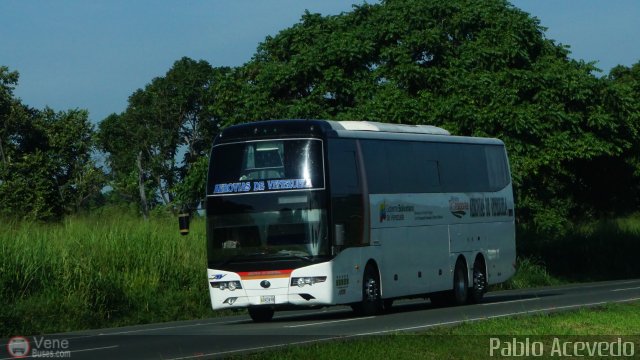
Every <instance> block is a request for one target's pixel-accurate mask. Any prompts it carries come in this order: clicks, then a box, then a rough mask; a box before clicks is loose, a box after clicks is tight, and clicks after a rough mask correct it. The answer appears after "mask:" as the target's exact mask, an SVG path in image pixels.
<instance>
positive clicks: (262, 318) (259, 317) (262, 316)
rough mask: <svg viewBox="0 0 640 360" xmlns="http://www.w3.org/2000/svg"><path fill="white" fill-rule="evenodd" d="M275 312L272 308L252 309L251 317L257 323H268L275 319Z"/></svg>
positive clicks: (250, 310) (250, 311)
mask: <svg viewBox="0 0 640 360" xmlns="http://www.w3.org/2000/svg"><path fill="white" fill-rule="evenodd" d="M274 312H275V311H274V310H273V309H272V308H270V307H250V308H249V316H251V319H252V320H253V321H255V322H267V321H270V320H271V319H272V318H273V313H274Z"/></svg>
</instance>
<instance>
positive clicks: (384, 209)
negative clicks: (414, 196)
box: [380, 201, 415, 222]
mask: <svg viewBox="0 0 640 360" xmlns="http://www.w3.org/2000/svg"><path fill="white" fill-rule="evenodd" d="M413 212H415V207H414V206H413V205H409V204H398V205H389V206H387V202H386V201H384V202H382V203H381V204H380V222H384V221H404V220H408V219H407V218H406V217H405V214H407V213H413Z"/></svg>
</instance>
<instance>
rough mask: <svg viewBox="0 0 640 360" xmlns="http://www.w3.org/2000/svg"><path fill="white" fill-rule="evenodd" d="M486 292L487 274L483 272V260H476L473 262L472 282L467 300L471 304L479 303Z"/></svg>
mask: <svg viewBox="0 0 640 360" xmlns="http://www.w3.org/2000/svg"><path fill="white" fill-rule="evenodd" d="M486 292H487V275H486V274H485V267H484V262H483V261H481V260H476V261H475V263H474V264H473V284H472V285H471V289H470V292H469V302H470V303H472V304H477V303H479V302H480V301H482V298H483V297H484V293H486Z"/></svg>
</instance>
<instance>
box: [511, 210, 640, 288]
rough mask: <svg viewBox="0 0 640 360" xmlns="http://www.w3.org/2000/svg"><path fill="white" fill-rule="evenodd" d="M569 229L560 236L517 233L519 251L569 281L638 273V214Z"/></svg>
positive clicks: (626, 275)
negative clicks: (550, 237)
mask: <svg viewBox="0 0 640 360" xmlns="http://www.w3.org/2000/svg"><path fill="white" fill-rule="evenodd" d="M568 233H569V235H568V236H566V237H564V238H561V239H549V238H545V237H540V236H537V235H535V234H528V233H519V234H518V254H519V255H521V256H525V257H527V258H535V259H538V260H537V262H538V263H540V264H545V268H546V269H547V271H549V272H550V273H552V274H553V275H554V276H556V277H559V278H562V279H565V280H568V281H596V280H614V279H625V278H637V277H640V266H638V256H637V254H638V253H640V214H634V215H631V216H628V217H624V218H618V219H608V220H599V221H593V222H589V223H584V224H578V225H575V226H573V228H572V229H570V231H568Z"/></svg>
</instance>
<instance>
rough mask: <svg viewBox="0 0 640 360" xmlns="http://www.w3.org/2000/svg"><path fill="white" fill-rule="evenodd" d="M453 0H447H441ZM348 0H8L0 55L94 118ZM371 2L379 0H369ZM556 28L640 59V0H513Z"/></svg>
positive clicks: (41, 97) (586, 56) (1, 61)
mask: <svg viewBox="0 0 640 360" xmlns="http://www.w3.org/2000/svg"><path fill="white" fill-rule="evenodd" d="M442 1H446V0H442ZM362 2H363V1H346V0H342V1H340V0H269V1H266V0H234V1H231V0H228V1H222V0H216V1H213V0H211V1H195V0H182V1H168V0H135V1H131V0H89V1H87V0H58V1H50V0H0V14H2V17H1V19H2V20H1V21H0V65H5V66H8V67H9V68H10V69H11V70H17V71H18V72H20V82H19V84H18V87H17V88H16V90H15V95H16V96H17V97H19V98H21V99H22V101H23V103H25V104H27V105H29V106H32V107H36V108H43V107H44V106H47V105H48V106H50V107H52V108H53V109H55V110H66V109H72V108H85V109H88V110H89V112H90V118H91V120H92V121H93V122H99V121H100V120H102V119H103V118H104V117H106V116H107V115H109V114H110V113H113V112H117V113H119V112H122V111H123V110H124V109H125V107H126V104H127V98H128V97H129V95H130V94H131V93H132V92H133V91H135V90H136V89H138V88H142V87H144V86H145V84H147V83H148V82H150V81H151V79H153V78H154V77H156V76H162V75H164V73H166V71H167V70H169V68H170V67H171V65H172V64H173V62H174V61H176V60H178V59H179V58H181V57H183V56H188V57H191V58H193V59H196V60H200V59H203V60H206V61H208V62H209V63H210V64H212V65H214V66H221V65H226V66H237V65H242V64H243V63H245V62H247V61H248V60H250V58H251V56H252V55H253V53H254V52H255V49H256V46H257V45H258V43H259V42H261V41H262V40H263V39H264V38H265V37H266V36H267V35H275V34H276V33H277V32H278V31H279V30H282V29H284V28H287V27H289V26H291V25H293V24H295V23H296V22H298V20H299V19H300V16H301V15H302V13H303V12H304V10H305V9H308V10H309V11H311V12H318V13H321V14H323V15H329V14H338V13H340V12H343V11H349V10H350V9H351V5H352V4H360V3H362ZM369 2H372V1H369ZM512 4H514V5H515V6H516V7H518V8H520V9H522V10H524V11H526V12H528V13H530V14H532V15H533V16H535V17H537V18H538V19H540V21H541V24H542V25H543V26H545V27H547V28H548V30H547V37H548V38H551V39H554V40H556V41H557V42H559V43H562V44H565V45H570V46H571V51H572V53H573V57H574V58H576V59H583V60H585V61H598V64H597V66H598V67H599V68H601V69H602V70H604V71H605V72H608V71H609V69H610V68H611V67H613V66H615V65H617V64H622V65H626V66H630V65H632V64H634V63H636V62H638V61H640V20H639V19H640V1H638V0H513V1H512Z"/></svg>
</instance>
